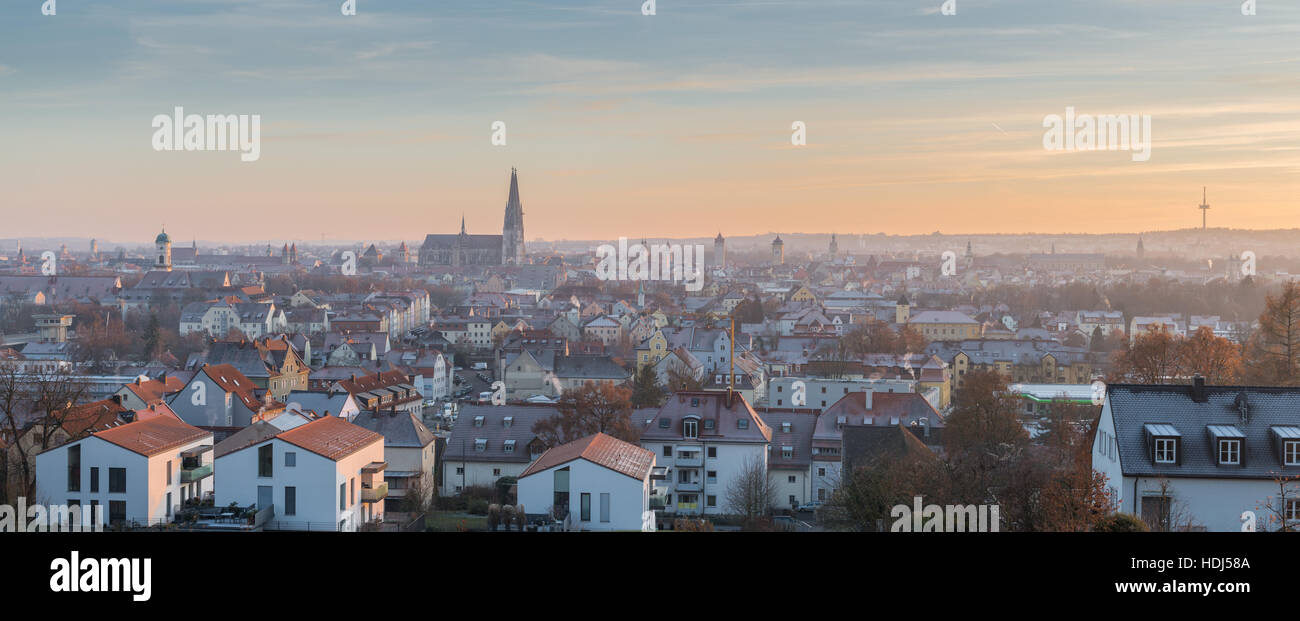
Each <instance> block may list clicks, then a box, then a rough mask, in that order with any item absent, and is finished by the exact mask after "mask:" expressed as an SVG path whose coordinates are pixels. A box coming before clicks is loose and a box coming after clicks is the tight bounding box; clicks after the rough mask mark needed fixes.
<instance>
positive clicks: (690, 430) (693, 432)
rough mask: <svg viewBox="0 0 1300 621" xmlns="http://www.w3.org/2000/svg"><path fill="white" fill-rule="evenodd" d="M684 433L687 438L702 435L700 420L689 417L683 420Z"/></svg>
mask: <svg viewBox="0 0 1300 621" xmlns="http://www.w3.org/2000/svg"><path fill="white" fill-rule="evenodd" d="M682 435H683V436H685V437H687V438H698V437H700V421H698V420H695V419H693V418H688V419H685V420H683V421H682Z"/></svg>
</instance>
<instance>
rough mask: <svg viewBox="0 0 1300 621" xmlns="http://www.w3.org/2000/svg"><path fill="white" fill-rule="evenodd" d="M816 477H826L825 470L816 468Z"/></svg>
mask: <svg viewBox="0 0 1300 621" xmlns="http://www.w3.org/2000/svg"><path fill="white" fill-rule="evenodd" d="M817 476H819V477H824V476H826V469H825V468H818V469H817Z"/></svg>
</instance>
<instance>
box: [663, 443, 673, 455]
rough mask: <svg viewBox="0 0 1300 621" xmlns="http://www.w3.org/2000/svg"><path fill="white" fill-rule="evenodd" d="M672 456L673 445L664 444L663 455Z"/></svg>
mask: <svg viewBox="0 0 1300 621" xmlns="http://www.w3.org/2000/svg"><path fill="white" fill-rule="evenodd" d="M672 456H673V445H671V444H665V445H664V457H672Z"/></svg>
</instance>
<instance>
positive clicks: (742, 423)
mask: <svg viewBox="0 0 1300 621" xmlns="http://www.w3.org/2000/svg"><path fill="white" fill-rule="evenodd" d="M736 429H749V419H748V418H742V419H740V420H738V421H736Z"/></svg>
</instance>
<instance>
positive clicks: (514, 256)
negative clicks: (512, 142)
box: [501, 167, 524, 265]
mask: <svg viewBox="0 0 1300 621" xmlns="http://www.w3.org/2000/svg"><path fill="white" fill-rule="evenodd" d="M505 215H506V217H505V224H504V226H503V227H502V229H501V263H502V264H503V265H522V264H523V262H524V205H523V202H522V201H520V200H519V171H518V170H516V169H515V168H513V167H512V168H511V169H510V195H509V197H508V198H507V199H506V214H505Z"/></svg>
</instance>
